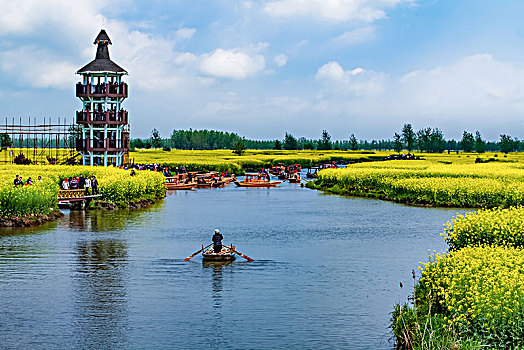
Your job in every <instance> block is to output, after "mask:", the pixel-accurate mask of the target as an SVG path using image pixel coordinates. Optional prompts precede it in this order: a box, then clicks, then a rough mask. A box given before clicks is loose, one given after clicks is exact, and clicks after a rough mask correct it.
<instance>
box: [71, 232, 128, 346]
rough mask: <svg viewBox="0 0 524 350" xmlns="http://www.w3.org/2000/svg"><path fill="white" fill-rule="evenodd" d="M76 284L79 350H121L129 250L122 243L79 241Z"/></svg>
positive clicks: (126, 310) (125, 316) (124, 323)
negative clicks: (94, 349)
mask: <svg viewBox="0 0 524 350" xmlns="http://www.w3.org/2000/svg"><path fill="white" fill-rule="evenodd" d="M76 250H77V264H76V274H75V278H74V282H75V283H76V285H75V286H74V301H75V304H74V317H73V320H74V327H75V335H76V337H75V338H76V339H75V340H76V342H77V344H76V345H77V346H76V347H77V348H103V349H110V348H122V346H124V345H126V343H127V340H126V329H127V327H128V317H129V311H128V306H127V291H126V280H127V276H126V265H127V263H128V256H127V247H126V244H125V243H124V242H123V241H120V240H112V239H108V240H95V241H79V242H78V243H77V246H76Z"/></svg>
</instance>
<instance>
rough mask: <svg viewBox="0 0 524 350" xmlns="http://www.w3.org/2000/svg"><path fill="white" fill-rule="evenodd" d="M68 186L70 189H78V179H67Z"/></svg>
mask: <svg viewBox="0 0 524 350" xmlns="http://www.w3.org/2000/svg"><path fill="white" fill-rule="evenodd" d="M69 188H70V189H72V190H76V189H78V180H77V178H76V177H72V178H71V180H69Z"/></svg>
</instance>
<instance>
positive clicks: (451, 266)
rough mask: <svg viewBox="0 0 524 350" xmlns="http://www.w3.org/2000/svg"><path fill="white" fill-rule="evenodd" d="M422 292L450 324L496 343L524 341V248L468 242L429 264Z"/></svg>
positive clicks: (512, 344)
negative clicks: (523, 335) (469, 244)
mask: <svg viewBox="0 0 524 350" xmlns="http://www.w3.org/2000/svg"><path fill="white" fill-rule="evenodd" d="M424 265H425V266H424V269H423V272H422V277H421V279H420V281H419V286H418V288H417V292H416V295H415V296H416V298H417V300H418V302H419V303H428V302H432V303H434V305H433V306H432V307H433V308H434V309H435V310H439V311H440V312H441V313H442V314H444V315H445V321H446V322H447V326H448V327H450V328H454V329H458V330H459V332H460V333H462V334H468V335H473V336H475V337H477V338H479V339H481V340H482V341H483V342H485V343H488V344H490V345H492V346H493V347H495V348H501V349H509V348H517V347H521V346H523V345H524V338H523V337H522V334H523V333H522V332H523V329H524V309H523V305H524V252H523V251H522V250H521V249H520V248H513V247H504V246H483V247H481V246H477V247H465V248H463V249H460V250H457V251H452V252H451V253H449V254H436V255H434V256H433V259H432V261H431V262H429V263H427V264H424Z"/></svg>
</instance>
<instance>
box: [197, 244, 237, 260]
mask: <svg viewBox="0 0 524 350" xmlns="http://www.w3.org/2000/svg"><path fill="white" fill-rule="evenodd" d="M202 256H203V257H204V258H203V261H216V262H219V261H233V260H235V246H226V245H225V246H222V251H220V252H219V253H215V251H214V250H213V248H211V249H208V250H205V251H203V252H202Z"/></svg>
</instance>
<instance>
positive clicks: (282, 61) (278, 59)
mask: <svg viewBox="0 0 524 350" xmlns="http://www.w3.org/2000/svg"><path fill="white" fill-rule="evenodd" d="M274 61H275V63H276V64H277V66H279V67H284V66H285V65H286V64H287V56H286V55H284V54H280V55H276V56H275V58H274Z"/></svg>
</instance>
